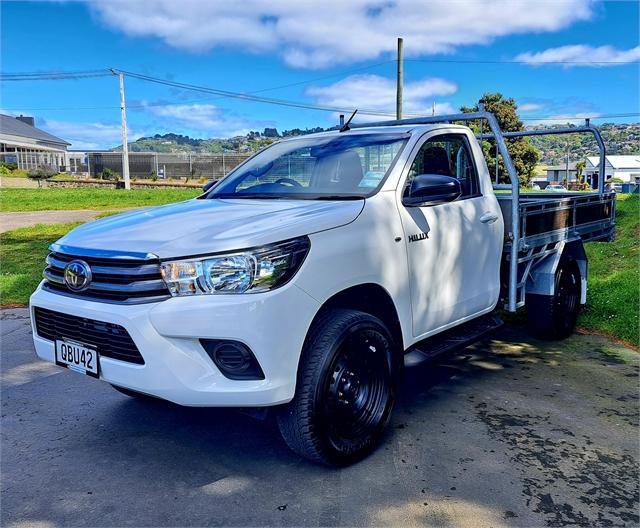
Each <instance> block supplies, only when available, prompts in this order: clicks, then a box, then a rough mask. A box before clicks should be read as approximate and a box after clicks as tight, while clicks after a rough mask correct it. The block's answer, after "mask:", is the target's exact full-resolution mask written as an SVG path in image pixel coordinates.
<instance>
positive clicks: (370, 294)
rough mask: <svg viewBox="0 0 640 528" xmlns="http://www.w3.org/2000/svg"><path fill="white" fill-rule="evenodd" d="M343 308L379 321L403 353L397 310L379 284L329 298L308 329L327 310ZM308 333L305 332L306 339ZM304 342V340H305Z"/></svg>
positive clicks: (343, 291) (352, 289)
mask: <svg viewBox="0 0 640 528" xmlns="http://www.w3.org/2000/svg"><path fill="white" fill-rule="evenodd" d="M335 308H345V309H350V310H359V311H361V312H365V313H368V314H370V315H373V316H374V317H377V318H378V319H380V320H381V321H382V322H383V323H384V324H385V325H386V326H387V328H388V329H389V331H390V332H391V336H392V338H393V340H394V344H395V346H396V348H397V349H398V351H400V353H404V340H403V337H402V326H401V323H400V318H399V316H398V310H397V308H396V305H395V303H394V302H393V298H392V297H391V295H390V294H389V292H388V291H387V290H386V289H385V288H384V287H382V286H381V285H379V284H376V283H365V284H358V285H356V286H350V287H349V288H345V289H344V290H341V291H339V292H337V293H335V294H333V295H332V296H331V297H329V298H328V299H327V300H326V301H325V302H324V303H323V304H322V306H321V307H320V308H319V310H318V311H317V312H316V315H315V317H314V318H313V320H312V322H311V325H310V326H309V329H311V328H312V327H313V325H314V324H315V323H316V321H317V320H318V319H320V318H321V317H322V316H323V315H324V314H325V313H326V312H327V311H328V310H332V309H335ZM308 336H309V331H307V337H308ZM305 341H306V339H305Z"/></svg>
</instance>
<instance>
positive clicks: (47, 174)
mask: <svg viewBox="0 0 640 528" xmlns="http://www.w3.org/2000/svg"><path fill="white" fill-rule="evenodd" d="M56 174H58V171H57V170H56V169H55V168H54V167H47V166H43V167H39V168H37V169H32V170H30V171H29V172H27V178H30V179H32V180H37V182H38V187H42V180H48V179H49V178H51V177H53V176H55V175H56Z"/></svg>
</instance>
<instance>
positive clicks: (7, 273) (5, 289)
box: [0, 191, 640, 346]
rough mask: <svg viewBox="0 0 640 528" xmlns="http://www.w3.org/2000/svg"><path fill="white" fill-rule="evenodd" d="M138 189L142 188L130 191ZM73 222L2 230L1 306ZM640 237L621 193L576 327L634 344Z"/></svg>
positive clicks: (22, 300)
mask: <svg viewBox="0 0 640 528" xmlns="http://www.w3.org/2000/svg"><path fill="white" fill-rule="evenodd" d="M100 192H103V191H100ZM115 192H122V191H115ZM136 192H144V191H133V193H136ZM154 192H155V191H154ZM160 192H162V193H164V192H165V191H160ZM109 205H110V206H113V204H109ZM76 225H77V224H57V225H38V226H34V227H28V228H23V229H16V230H14V231H9V232H7V233H3V234H1V235H0V301H1V303H2V304H3V305H7V304H26V303H27V301H28V299H29V295H30V294H31V293H32V292H33V290H35V288H36V286H37V285H38V283H39V282H40V279H41V277H42V269H43V267H44V259H45V257H46V255H47V247H48V246H49V244H50V243H51V242H54V241H55V240H56V239H58V238H59V237H61V236H62V235H64V234H65V233H66V232H67V231H69V230H70V229H71V228H73V227H75V226H76ZM639 240H640V197H639V196H628V195H627V196H619V198H618V203H617V228H616V240H615V241H614V242H610V243H606V242H592V243H589V244H587V245H586V251H587V254H588V256H589V293H588V296H587V299H588V304H587V307H586V309H585V310H583V312H582V314H581V316H580V319H579V321H578V324H579V326H581V327H582V328H584V329H586V330H588V331H592V332H597V333H604V334H608V335H611V336H613V337H615V338H617V339H621V340H623V341H626V342H628V343H632V344H635V345H636V346H638V344H639V340H640V338H639V335H638V332H639V327H640V320H639V314H640V253H639V246H640V242H639ZM519 319H520V318H517V319H516V320H519Z"/></svg>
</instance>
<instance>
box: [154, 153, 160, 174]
mask: <svg viewBox="0 0 640 528" xmlns="http://www.w3.org/2000/svg"><path fill="white" fill-rule="evenodd" d="M153 161H154V165H155V167H156V178H157V177H158V176H159V174H158V153H157V152H154V153H153Z"/></svg>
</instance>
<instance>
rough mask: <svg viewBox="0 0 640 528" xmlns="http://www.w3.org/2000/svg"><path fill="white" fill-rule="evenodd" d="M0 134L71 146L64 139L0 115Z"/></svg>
mask: <svg viewBox="0 0 640 528" xmlns="http://www.w3.org/2000/svg"><path fill="white" fill-rule="evenodd" d="M0 134H7V135H10V136H18V137H23V138H28V139H32V140H36V141H43V142H46V143H57V144H59V145H61V146H64V145H71V143H69V142H67V141H65V140H64V139H61V138H59V137H57V136H54V135H53V134H49V132H45V131H44V130H41V129H39V128H36V127H34V126H31V125H28V124H27V123H25V122H23V121H20V120H19V119H16V118H15V117H12V116H9V115H5V114H0Z"/></svg>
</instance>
